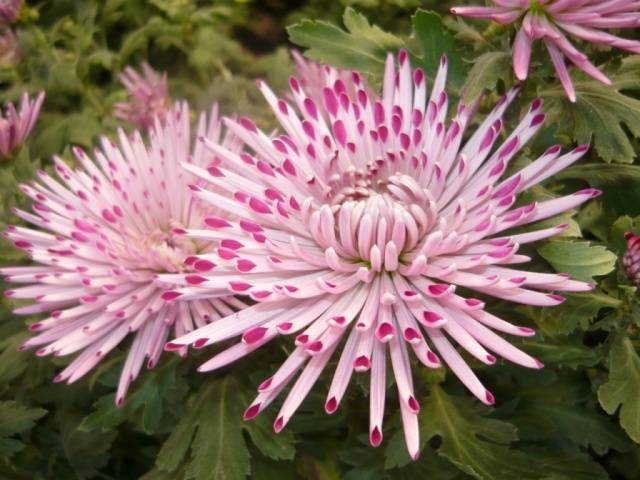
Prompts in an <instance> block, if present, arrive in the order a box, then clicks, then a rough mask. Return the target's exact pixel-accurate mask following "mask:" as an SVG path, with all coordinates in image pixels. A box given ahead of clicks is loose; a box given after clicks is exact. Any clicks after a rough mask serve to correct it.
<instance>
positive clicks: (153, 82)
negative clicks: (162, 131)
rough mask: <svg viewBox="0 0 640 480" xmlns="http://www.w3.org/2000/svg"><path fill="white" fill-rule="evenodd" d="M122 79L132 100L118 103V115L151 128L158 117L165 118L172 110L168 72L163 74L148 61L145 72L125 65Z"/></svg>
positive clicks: (144, 68)
mask: <svg viewBox="0 0 640 480" xmlns="http://www.w3.org/2000/svg"><path fill="white" fill-rule="evenodd" d="M120 81H121V82H122V84H123V85H124V86H125V88H126V89H127V92H128V93H129V100H128V101H126V102H118V103H116V104H115V105H114V115H115V116H116V117H118V118H120V119H122V120H125V121H127V122H129V123H132V124H133V125H136V126H137V127H140V128H144V129H147V128H150V127H151V126H152V125H153V124H154V119H155V118H156V117H157V118H159V119H160V120H161V121H164V118H165V116H166V115H167V114H168V113H169V112H170V111H171V97H170V96H169V88H168V86H167V74H166V72H163V73H162V74H159V73H158V72H156V71H155V70H154V69H153V68H151V66H150V65H149V64H148V63H146V62H145V63H143V64H142V74H140V73H138V72H137V71H136V70H134V69H133V68H132V67H127V68H125V70H124V72H122V73H121V74H120Z"/></svg>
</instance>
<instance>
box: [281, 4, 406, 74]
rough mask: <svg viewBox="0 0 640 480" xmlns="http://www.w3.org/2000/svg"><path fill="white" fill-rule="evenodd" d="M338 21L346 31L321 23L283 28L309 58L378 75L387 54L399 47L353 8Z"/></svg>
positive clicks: (311, 21)
mask: <svg viewBox="0 0 640 480" xmlns="http://www.w3.org/2000/svg"><path fill="white" fill-rule="evenodd" d="M342 21H343V23H344V26H345V28H346V31H344V30H342V29H341V28H339V27H337V26H335V25H333V24H331V23H328V22H325V21H323V20H317V21H316V20H303V21H301V22H300V23H296V24H294V25H291V26H289V27H287V32H288V33H289V39H290V40H291V41H292V42H293V43H295V44H297V45H300V46H302V47H306V48H308V50H307V52H306V55H307V56H308V57H309V58H312V59H313V60H317V61H319V62H323V63H330V64H332V65H335V66H336V67H338V68H345V69H354V70H359V71H361V72H366V73H379V72H381V71H382V69H383V67H384V62H385V58H386V55H387V52H389V51H396V50H398V49H399V48H400V47H402V45H403V42H402V41H401V40H400V39H399V38H398V37H396V36H394V35H392V34H390V33H386V32H384V31H383V30H381V29H380V28H378V27H377V26H375V25H371V24H370V23H369V21H368V20H367V19H366V17H365V16H364V15H362V14H360V13H358V12H356V11H355V10H354V9H353V8H350V7H349V8H347V9H346V10H345V11H344V15H343V17H342Z"/></svg>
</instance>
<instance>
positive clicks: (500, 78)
mask: <svg viewBox="0 0 640 480" xmlns="http://www.w3.org/2000/svg"><path fill="white" fill-rule="evenodd" d="M451 3H452V2H443V1H439V0H431V1H430V0H339V1H336V0H265V1H258V0H255V1H254V0H214V1H196V0H106V1H101V0H51V1H40V2H38V1H30V2H27V4H26V5H25V6H24V7H23V8H22V10H21V12H20V16H19V19H18V21H17V23H16V24H14V25H13V27H12V28H13V30H14V31H15V34H16V36H17V46H15V45H14V46H13V47H11V46H10V47H6V44H2V47H0V48H5V49H6V48H16V49H15V50H12V51H11V52H8V51H4V52H1V54H0V96H1V100H2V101H3V103H4V102H7V101H14V100H17V99H18V98H19V96H20V94H21V93H22V92H23V91H25V90H26V91H28V92H30V93H35V92H37V91H39V90H45V91H46V94H47V97H46V100H45V104H44V107H43V111H42V115H41V118H40V120H39V122H38V124H37V126H36V128H35V130H34V132H33V133H32V135H31V136H30V138H29V141H28V142H27V144H26V145H25V146H23V148H22V149H20V150H19V151H16V152H14V154H13V155H12V157H11V158H8V159H4V160H2V163H1V164H0V191H1V192H2V195H1V197H0V222H2V224H3V225H5V224H9V223H13V222H16V221H17V218H16V217H14V216H13V215H12V214H11V208H12V207H15V206H20V205H24V204H25V200H24V198H22V196H21V195H20V194H19V192H18V189H17V184H18V183H19V182H21V181H27V180H29V179H30V178H33V176H34V174H35V172H36V170H37V169H38V168H45V169H47V168H50V165H51V158H52V156H53V155H61V156H62V157H63V158H65V159H67V160H69V159H70V155H68V153H69V148H70V146H71V145H81V146H84V147H91V146H92V145H95V144H96V142H97V139H98V136H99V135H107V136H110V135H113V134H114V132H115V130H116V129H117V128H118V127H120V126H123V125H121V124H120V122H119V121H118V120H117V119H116V118H114V117H113V115H112V107H113V104H114V103H115V102H117V101H120V100H124V99H125V98H126V91H125V90H124V88H123V87H122V85H121V84H120V83H119V81H118V74H119V73H120V72H121V71H122V70H123V69H124V68H125V67H126V66H128V65H132V66H137V65H138V64H140V63H141V62H143V61H148V62H149V63H150V64H151V65H152V66H153V67H154V68H155V69H156V70H158V71H166V72H167V73H168V78H169V88H170V92H171V95H172V97H173V98H174V99H182V98H185V99H188V100H189V101H190V102H191V104H192V105H193V106H194V107H195V108H194V110H198V109H206V108H208V107H209V105H210V104H211V102H212V101H216V102H218V103H219V104H220V106H221V109H222V111H223V112H224V113H225V114H233V113H238V114H242V115H247V116H251V117H252V118H254V119H255V120H256V122H257V123H258V124H259V125H260V126H261V127H263V128H267V129H269V128H274V127H275V123H274V120H273V118H272V116H271V114H270V112H269V110H268V108H267V106H266V102H264V101H263V100H262V99H261V98H260V95H259V93H258V91H257V89H256V88H255V86H254V82H255V79H256V78H262V79H264V80H266V81H267V82H268V83H269V84H270V86H271V87H272V89H273V90H274V91H280V92H284V91H285V89H286V86H287V78H288V76H289V75H290V74H292V73H293V70H294V66H293V62H292V60H291V57H290V54H289V50H290V48H292V47H293V46H294V45H296V46H297V48H299V49H301V50H305V49H308V50H307V54H308V55H309V57H310V58H313V59H316V60H320V61H323V62H329V63H333V64H335V65H337V66H338V67H342V68H357V69H359V70H362V71H363V72H365V73H366V74H367V76H368V78H369V80H370V81H371V82H372V84H373V85H378V84H379V81H380V71H381V68H382V62H383V60H384V55H385V52H386V51H387V50H394V51H395V50H398V49H399V48H401V47H405V48H407V49H408V50H409V51H410V53H411V58H412V62H413V64H414V65H416V66H417V65H420V66H422V67H423V68H424V69H425V71H426V72H427V74H428V75H429V74H433V72H434V71H435V67H436V65H437V63H438V60H439V58H440V55H441V54H442V53H443V52H444V53H447V54H448V56H449V60H450V92H451V94H452V95H453V96H454V97H457V98H459V99H462V100H463V101H465V100H469V99H472V98H475V97H476V96H477V95H478V94H480V92H481V91H482V90H483V89H487V90H488V92H487V94H486V96H485V99H484V100H483V102H482V103H481V106H480V111H481V112H484V111H487V109H488V108H489V107H490V106H491V105H492V104H493V103H495V101H496V100H497V98H499V96H500V95H501V94H502V93H504V92H505V91H506V89H507V88H509V87H510V86H512V85H513V84H514V78H513V75H512V73H511V68H510V58H509V45H510V40H511V38H512V37H513V31H512V30H509V29H506V28H496V27H492V26H490V25H488V24H487V23H485V22H476V23H473V24H472V22H469V21H466V20H461V19H458V18H452V17H451V16H450V15H448V14H447V11H448V8H449V7H450V6H451ZM4 33H5V34H6V32H4ZM631 35H636V37H637V36H638V33H637V32H636V33H635V34H634V33H631ZM588 50H589V55H590V57H591V58H593V59H594V60H595V61H594V63H596V64H598V65H602V66H603V67H604V68H605V70H606V72H607V73H608V74H609V75H610V77H611V78H612V79H613V80H614V86H613V87H607V86H604V85H601V84H598V83H596V82H595V81H592V80H589V79H586V78H581V77H579V76H577V77H574V78H576V89H577V91H578V96H579V101H578V103H577V104H575V105H572V104H570V103H569V102H567V101H566V100H565V98H564V94H563V91H562V89H561V88H560V86H559V84H558V83H557V81H556V80H555V79H554V76H553V73H552V69H551V68H550V65H549V64H548V61H547V60H546V57H545V56H544V55H536V53H534V58H533V65H532V66H533V67H534V68H532V70H531V71H532V75H531V78H530V79H529V80H528V81H527V82H526V84H525V85H523V89H522V90H523V91H522V93H521V95H520V97H519V100H518V101H517V102H516V105H515V107H512V108H511V110H510V113H509V114H508V116H507V123H508V124H509V126H513V124H514V123H515V122H516V121H517V119H518V118H519V116H520V114H521V113H522V112H523V111H524V110H525V109H526V108H527V107H528V104H529V102H530V101H531V100H532V99H533V98H535V97H536V96H537V95H541V96H542V97H543V98H544V99H545V100H546V102H547V107H546V111H547V113H548V120H547V128H546V129H545V130H544V131H543V133H541V134H540V135H538V136H537V137H536V138H535V139H534V140H533V141H532V142H531V143H530V145H529V146H528V147H527V148H526V149H525V151H524V155H522V156H521V158H520V159H519V160H518V162H516V163H517V164H518V165H523V164H525V163H526V162H528V161H530V158H535V156H537V154H539V153H541V152H542V151H544V149H545V148H546V147H548V146H549V145H551V144H552V143H555V142H559V143H562V144H563V145H564V146H565V147H569V146H571V145H572V144H576V143H584V142H592V144H593V148H592V150H591V152H590V153H589V155H588V156H587V158H586V159H585V160H583V161H581V162H580V163H579V164H577V165H576V166H574V167H571V168H570V169H568V170H566V171H565V172H562V173H561V174H560V175H558V176H557V177H556V178H555V179H554V180H553V181H552V182H551V183H548V184H546V185H545V187H538V188H536V189H534V190H533V191H532V192H529V193H528V194H527V198H523V199H522V200H521V201H522V202H524V201H531V200H536V199H543V198H550V197H553V196H556V195H558V194H559V193H560V192H564V191H569V190H575V189H576V187H580V186H588V185H591V186H594V187H598V188H602V189H604V190H605V194H604V195H603V196H602V197H601V198H600V199H598V200H597V201H594V202H591V203H589V204H588V205H587V206H586V207H585V208H583V209H582V210H581V211H579V212H577V214H576V215H574V216H573V217H570V216H566V215H565V217H564V218H563V219H562V221H567V222H570V223H571V226H572V228H571V229H569V230H568V233H567V234H566V236H565V237H563V238H561V239H559V240H555V241H551V242H548V243H546V244H544V245H540V246H538V251H536V250H535V249H531V251H530V252H528V254H530V255H531V256H532V257H534V264H533V265H532V266H531V268H534V269H538V270H545V269H546V270H549V271H552V270H553V269H556V270H557V271H566V272H569V273H572V274H574V275H576V276H578V277H580V278H582V279H586V280H593V281H597V283H598V288H597V289H596V290H595V291H594V292H591V293H588V294H582V295H571V296H569V298H568V301H567V302H566V303H565V304H564V305H562V306H561V307H558V308H555V309H540V308H524V307H520V308H518V309H516V310H514V308H513V306H512V305H507V304H502V303H495V302H494V303H493V304H492V307H491V308H492V309H493V311H496V312H500V313H501V314H502V315H505V316H506V317H505V318H509V319H511V320H513V321H514V322H521V323H522V324H525V325H527V324H528V325H531V326H535V327H536V328H537V330H538V332H539V333H538V334H537V335H536V336H535V337H532V338H529V339H526V340H523V341H522V342H521V346H522V347H523V348H524V349H525V350H526V351H528V352H530V353H532V354H534V355H536V356H538V357H539V358H540V359H541V360H542V361H543V362H544V363H545V364H546V366H547V368H545V369H544V370H542V371H527V370H525V369H522V368H519V367H513V366H511V365H508V364H506V363H504V362H499V365H496V366H494V367H493V368H486V367H484V366H482V365H480V364H478V363H477V362H473V361H472V360H469V361H470V363H472V364H473V365H474V366H475V367H476V368H477V369H478V370H479V371H480V376H481V377H482V379H483V381H485V382H486V384H487V385H488V386H490V388H491V389H492V391H494V392H495V393H496V397H497V403H496V408H494V409H490V408H487V407H484V406H482V405H480V404H478V403H477V402H476V401H475V400H472V399H471V398H470V396H469V395H468V394H467V393H466V392H465V391H464V390H463V388H462V387H461V386H460V385H459V383H458V382H457V381H456V380H455V379H454V378H450V376H449V375H447V373H446V372H444V371H426V370H424V369H414V371H415V372H417V373H416V375H417V376H418V377H419V378H417V382H416V383H417V396H418V398H419V399H420V400H421V403H422V405H423V406H422V413H421V433H422V439H423V440H422V441H423V444H424V446H423V451H422V454H421V457H420V460H419V461H417V462H410V461H409V458H408V456H407V454H406V453H405V450H404V445H403V440H402V431H401V428H400V421H399V414H398V412H396V411H395V410H394V408H393V405H395V404H396V398H395V393H394V392H393V389H389V392H388V393H389V395H390V398H389V399H388V405H389V408H388V409H387V418H386V423H385V432H384V433H385V442H384V443H383V445H382V446H381V447H380V448H378V449H373V448H371V447H369V446H368V439H367V433H366V432H367V430H366V425H367V408H365V405H366V404H367V403H368V399H367V398H366V397H367V388H368V387H367V385H368V377H367V376H366V375H365V376H359V377H357V381H356V382H354V385H353V386H352V387H351V388H350V390H349V393H348V398H347V399H346V401H345V402H344V404H343V406H342V407H341V408H340V410H339V411H338V412H337V413H336V414H334V415H333V416H326V415H325V413H324V409H323V403H324V394H325V390H324V389H323V387H322V385H326V384H327V382H326V378H325V377H326V375H324V376H323V377H321V381H320V382H319V385H318V386H317V387H316V388H315V390H314V391H313V392H312V393H311V394H310V396H309V398H308V399H307V400H306V401H305V402H304V404H303V406H302V408H301V410H300V413H299V414H298V415H297V416H296V417H294V419H293V421H292V422H291V423H290V426H289V427H287V429H286V430H285V431H284V432H282V433H281V434H279V435H275V434H274V433H273V432H272V429H271V422H272V420H273V418H274V412H275V411H276V409H277V408H278V405H275V406H274V407H271V408H270V409H268V411H266V412H264V413H263V414H262V415H261V416H260V417H259V418H258V419H256V420H255V421H253V422H248V423H246V422H243V421H242V418H241V416H242V411H243V410H244V408H245V406H246V405H247V404H248V402H249V401H250V399H251V398H253V391H254V388H255V385H256V384H257V383H258V382H259V381H261V380H262V379H264V378H266V377H268V376H269V374H270V372H272V371H273V370H274V368H275V366H276V365H277V364H279V363H280V362H281V361H282V360H283V359H284V358H285V357H286V354H287V352H288V350H289V349H290V348H291V346H290V345H289V344H288V343H287V342H286V341H283V342H281V343H279V344H278V343H274V344H273V345H271V347H269V348H264V349H261V351H260V352H257V353H254V354H253V356H251V357H249V358H248V359H245V360H243V361H241V362H238V363H237V364H236V365H235V366H233V367H231V368H228V369H225V370H223V371H221V372H219V373H216V374H214V375H199V374H197V373H195V366H196V365H198V364H199V363H201V361H202V358H203V357H202V355H201V354H199V353H198V352H193V353H192V354H191V355H190V357H189V358H188V359H185V360H181V359H179V358H177V357H174V356H173V355H165V356H164V357H163V360H162V361H161V363H160V364H159V365H158V366H157V367H156V368H155V369H154V370H152V371H149V372H146V373H144V374H143V375H141V377H140V378H139V379H138V381H137V382H136V383H135V384H134V386H133V388H132V391H131V393H130V395H129V397H128V399H127V401H126V402H125V405H124V406H123V407H122V408H116V407H115V406H114V403H113V393H112V392H113V391H114V385H115V384H116V382H117V375H118V372H119V369H120V367H121V365H122V360H123V354H122V353H118V351H116V352H113V353H112V354H111V355H110V356H109V357H108V358H107V359H106V360H105V361H104V362H103V363H102V364H101V365H100V366H99V368H97V369H96V371H95V372H93V373H92V374H91V375H90V376H88V377H86V378H85V379H83V380H81V381H80V382H78V383H76V384H74V385H71V386H65V385H54V384H52V383H51V379H52V378H53V376H54V372H55V371H56V370H58V369H59V368H60V366H61V365H65V364H66V363H67V362H68V359H66V358H57V359H54V360H53V361H52V360H51V359H50V358H47V359H38V358H36V357H35V356H34V355H32V354H31V353H19V352H17V351H16V347H17V346H18V345H19V344H20V343H21V342H22V341H23V340H24V339H25V338H26V337H27V335H28V333H27V332H26V331H25V327H24V321H25V319H24V318H17V317H15V316H13V315H12V314H11V309H12V308H13V307H14V305H13V303H14V302H12V301H10V300H9V299H5V298H3V299H2V300H0V302H1V303H0V317H1V319H0V478H2V479H5V478H6V479H17V480H22V479H75V478H78V479H91V478H96V479H113V480H115V479H118V480H127V479H135V478H143V479H145V480H157V479H158V480H163V479H167V480H168V479H196V480H204V479H218V478H220V479H237V478H238V479H241V478H244V477H245V476H247V475H249V476H250V477H251V478H256V479H272V478H276V477H277V478H279V479H281V480H285V479H293V478H317V479H337V478H346V479H352V480H353V479H371V480H377V479H388V478H389V479H390V478H394V479H403V478H407V479H409V478H417V477H418V476H420V477H422V478H428V479H433V480H453V479H467V478H478V479H498V480H501V479H511V478H520V479H546V480H565V479H566V480H582V479H584V480H598V479H606V478H623V479H629V480H633V479H637V478H640V447H639V446H638V442H640V357H639V356H638V348H640V335H639V332H638V330H639V328H640V316H639V311H638V309H639V306H638V301H637V295H636V293H635V287H633V286H632V285H631V284H630V282H629V281H628V280H627V279H626V276H625V274H624V269H623V268H622V265H621V263H620V261H619V258H620V255H621V254H622V253H623V251H624V247H625V242H624V239H623V237H622V235H623V233H624V232H625V231H628V230H633V231H636V232H638V231H639V229H640V217H638V215H640V170H639V169H638V167H637V166H636V163H637V158H636V157H637V152H638V149H639V145H638V137H639V136H640V100H638V89H640V59H639V58H638V57H634V56H628V55H625V54H622V53H620V52H617V51H611V50H608V49H603V48H601V47H588ZM9 53H10V54H9ZM124 127H125V128H129V127H127V126H126V125H124ZM504 130H505V131H507V132H508V131H509V130H510V129H509V128H505V129H504ZM555 223H560V222H559V221H558V219H555ZM0 257H1V261H2V263H5V264H9V263H11V264H15V263H16V262H24V261H25V259H24V258H23V256H22V255H21V254H19V253H16V251H15V250H13V249H11V248H10V245H9V244H8V243H6V242H3V243H2V247H1V249H0ZM27 320H28V319H27ZM127 346H128V343H127V342H125V343H124V344H123V345H122V346H121V347H120V350H119V352H123V351H126V348H127ZM205 355H207V353H205ZM328 370H329V372H330V371H331V370H332V369H331V368H329V369H328ZM389 382H392V379H389Z"/></svg>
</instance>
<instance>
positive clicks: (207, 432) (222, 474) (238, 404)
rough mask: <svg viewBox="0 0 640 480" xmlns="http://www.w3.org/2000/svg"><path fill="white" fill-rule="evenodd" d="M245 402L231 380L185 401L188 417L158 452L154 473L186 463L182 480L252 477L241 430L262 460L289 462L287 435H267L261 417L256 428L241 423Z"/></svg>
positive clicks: (216, 383)
mask: <svg viewBox="0 0 640 480" xmlns="http://www.w3.org/2000/svg"><path fill="white" fill-rule="evenodd" d="M246 400H247V395H246V390H243V387H242V386H241V385H240V384H238V382H237V381H235V380H233V379H232V378H231V377H225V378H224V379H222V380H217V381H216V380H214V381H209V382H207V383H206V384H205V385H203V386H202V387H200V389H199V392H198V393H197V394H196V395H195V396H194V397H193V398H192V399H190V401H189V404H188V407H187V408H188V412H187V413H186V414H185V415H184V416H183V417H182V418H181V419H180V421H179V422H178V424H177V425H176V428H175V429H174V430H173V432H172V433H171V434H170V435H169V438H168V439H167V441H166V442H165V443H164V445H163V446H162V448H161V449H160V452H159V454H158V458H157V461H156V463H157V468H158V469H159V470H161V471H165V472H175V471H176V470H177V469H179V467H181V466H182V465H183V462H185V467H184V477H183V478H185V479H186V480H190V479H194V480H204V479H209V478H224V479H242V478H245V476H246V475H248V474H249V473H250V472H251V466H250V457H251V455H250V452H249V450H248V447H247V443H246V440H245V438H244V436H243V431H245V430H246V431H247V432H248V433H249V436H250V437H251V439H252V441H253V442H254V444H255V446H256V448H258V449H259V450H260V452H261V453H262V454H263V455H265V456H267V457H269V458H272V459H274V460H281V459H282V460H290V459H292V458H293V455H294V448H293V445H292V441H293V437H292V435H291V433H290V432H288V433H287V432H283V433H282V434H281V435H278V436H275V435H274V434H271V433H270V432H267V425H265V423H264V422H265V417H259V418H258V419H256V421H254V422H244V421H243V420H242V413H243V410H244V407H243V405H244V404H245V402H246ZM189 451H190V455H189V456H188V458H185V457H187V453H188V452H189Z"/></svg>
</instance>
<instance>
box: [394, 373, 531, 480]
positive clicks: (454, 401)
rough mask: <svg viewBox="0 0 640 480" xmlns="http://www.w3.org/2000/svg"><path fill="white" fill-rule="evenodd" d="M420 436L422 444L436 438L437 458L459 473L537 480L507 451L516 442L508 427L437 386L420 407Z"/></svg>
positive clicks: (485, 479) (492, 479)
mask: <svg viewBox="0 0 640 480" xmlns="http://www.w3.org/2000/svg"><path fill="white" fill-rule="evenodd" d="M422 412H423V413H422V414H421V415H420V432H421V435H422V437H423V438H422V440H423V442H426V441H427V440H428V439H430V438H432V437H434V436H439V437H441V439H442V444H441V446H440V447H439V448H438V449H437V453H438V455H440V456H442V457H444V458H446V459H447V460H449V461H450V462H451V463H453V464H454V465H455V466H456V467H458V468H459V469H460V470H462V471H463V472H465V473H467V474H469V475H471V476H472V477H474V478H478V479H481V480H498V479H499V480H502V479H505V478H522V479H529V478H539V476H538V475H537V474H536V473H535V472H532V470H531V468H530V460H529V458H528V457H527V456H526V455H524V454H522V453H521V452H519V451H517V450H514V449H512V448H510V444H511V443H512V442H513V441H515V440H517V438H518V437H517V435H516V428H515V427H514V426H513V425H511V424H510V423H507V422H503V421H501V420H495V419H491V418H487V417H486V414H487V412H488V409H486V408H485V407H483V406H481V405H479V404H478V403H476V402H474V401H473V400H471V399H469V398H466V397H454V396H450V395H449V394H447V393H445V391H444V390H442V388H440V387H439V386H437V385H433V386H432V387H431V393H430V395H429V397H427V399H426V401H425V402H424V405H423V406H422ZM385 466H386V467H387V468H388V467H389V466H392V465H389V462H386V464H385Z"/></svg>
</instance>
